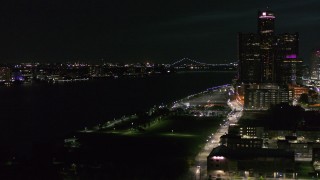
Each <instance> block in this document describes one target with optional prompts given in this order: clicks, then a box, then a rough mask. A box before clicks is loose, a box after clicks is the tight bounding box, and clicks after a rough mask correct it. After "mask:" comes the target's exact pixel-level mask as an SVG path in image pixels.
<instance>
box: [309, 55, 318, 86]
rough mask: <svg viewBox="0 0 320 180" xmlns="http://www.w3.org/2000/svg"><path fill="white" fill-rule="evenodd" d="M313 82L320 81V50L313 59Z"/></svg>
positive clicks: (311, 73)
mask: <svg viewBox="0 0 320 180" xmlns="http://www.w3.org/2000/svg"><path fill="white" fill-rule="evenodd" d="M310 69H311V72H310V75H311V80H313V81H320V50H317V51H315V52H314V53H313V54H312V57H311V68H310Z"/></svg>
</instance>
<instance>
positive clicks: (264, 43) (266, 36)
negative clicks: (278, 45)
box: [258, 11, 275, 82]
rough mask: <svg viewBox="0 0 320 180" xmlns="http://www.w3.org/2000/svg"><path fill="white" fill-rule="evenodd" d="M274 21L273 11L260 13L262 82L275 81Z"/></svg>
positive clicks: (259, 31)
mask: <svg viewBox="0 0 320 180" xmlns="http://www.w3.org/2000/svg"><path fill="white" fill-rule="evenodd" d="M274 21H275V16H274V14H273V12H271V11H259V12H258V34H259V36H260V58H261V73H262V74H261V82H273V81H274V78H275V77H274V76H275V75H274V68H275V67H274Z"/></svg>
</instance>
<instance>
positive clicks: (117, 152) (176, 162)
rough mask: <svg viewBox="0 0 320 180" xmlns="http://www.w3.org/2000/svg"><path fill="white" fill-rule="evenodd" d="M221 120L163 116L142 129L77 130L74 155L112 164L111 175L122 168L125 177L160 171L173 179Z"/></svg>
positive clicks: (142, 175) (178, 174)
mask: <svg viewBox="0 0 320 180" xmlns="http://www.w3.org/2000/svg"><path fill="white" fill-rule="evenodd" d="M222 120H223V118H216V117H215V118H213V117H210V118H209V117H201V118H199V117H193V116H166V117H163V118H162V119H161V120H160V121H155V122H154V123H153V124H151V125H150V126H149V127H148V128H145V130H144V131H143V132H141V131H139V132H138V131H134V130H128V129H125V130H109V131H101V132H99V133H90V134H79V136H80V141H81V143H82V144H83V148H81V149H82V150H81V152H79V153H80V154H79V155H78V156H77V157H81V158H82V159H85V161H89V160H93V159H94V160H95V161H97V159H98V160H99V163H103V164H104V163H106V162H107V164H108V165H110V164H111V165H110V167H109V168H108V170H110V172H109V173H110V174H109V175H112V177H114V178H116V177H117V175H118V173H119V172H118V171H119V170H120V169H121V171H122V172H123V173H125V174H130V175H131V176H130V177H128V178H131V177H136V178H137V179H150V178H151V177H153V176H154V175H155V174H156V175H157V176H159V174H160V177H161V178H162V179H172V178H174V179H176V178H177V177H179V176H180V175H182V174H183V173H184V172H186V171H187V170H188V168H189V166H191V165H193V163H194V158H195V156H196V155H197V153H198V152H199V150H200V149H201V147H202V146H203V145H204V144H205V142H206V139H207V136H209V135H210V134H211V133H213V132H215V130H216V128H217V127H218V125H219V124H220V123H221V121H222ZM172 130H173V131H172ZM141 167H143V168H141ZM108 170H104V171H106V172H107V171H108ZM123 173H122V174H121V173H120V175H119V177H122V176H123ZM161 178H160V179H161ZM156 179H158V178H156Z"/></svg>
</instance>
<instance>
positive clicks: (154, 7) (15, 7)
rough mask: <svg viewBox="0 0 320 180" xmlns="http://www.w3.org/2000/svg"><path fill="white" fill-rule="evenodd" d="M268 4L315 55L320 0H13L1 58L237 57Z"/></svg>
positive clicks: (5, 16) (319, 41) (319, 43)
mask: <svg viewBox="0 0 320 180" xmlns="http://www.w3.org/2000/svg"><path fill="white" fill-rule="evenodd" d="M267 6H269V9H270V10H273V11H274V12H275V15H276V17H277V19H276V32H277V33H283V32H292V33H294V32H299V33H300V55H301V57H302V58H303V59H304V60H305V61H309V59H310V53H311V51H312V50H313V49H316V48H320V10H319V7H320V1H319V0H273V1H271V0H269V1H266V0H219V1H218V0H194V1H190V0H137V1H134V0H100V1H99V0H87V1H85V0H42V1H41V0H21V1H18V0H5V1H1V3H0V22H1V26H0V44H1V47H0V61H1V62H31V61H40V62H47V61H59V62H62V61H87V62H94V61H97V60H99V59H101V58H104V59H105V61H108V62H146V61H150V62H157V63H158V62H164V63H169V62H173V61H175V60H179V59H181V58H183V57H189V58H192V59H197V60H199V61H202V62H207V63H223V62H233V61H236V60H237V50H236V47H237V33H238V32H256V31H257V25H256V24H257V17H256V16H257V11H258V10H259V9H265V8H266V7H267Z"/></svg>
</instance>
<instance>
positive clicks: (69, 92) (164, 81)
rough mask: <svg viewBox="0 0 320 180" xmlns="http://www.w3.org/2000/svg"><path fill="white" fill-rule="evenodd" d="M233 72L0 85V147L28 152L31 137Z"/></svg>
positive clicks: (164, 99)
mask: <svg viewBox="0 0 320 180" xmlns="http://www.w3.org/2000/svg"><path fill="white" fill-rule="evenodd" d="M234 76H235V74H234V73H231V72H197V73H177V74H172V75H165V76H156V77H147V78H135V79H134V78H120V79H108V80H96V81H88V82H80V83H66V84H57V85H44V84H32V85H29V86H14V87H1V88H0V102H1V103H0V129H1V130H0V140H1V142H2V148H3V149H7V150H8V151H11V152H12V153H21V152H23V154H28V153H29V152H30V151H31V149H32V146H33V145H34V144H35V143H39V142H46V141H51V140H53V139H56V138H61V137H64V136H66V135H68V134H69V133H71V132H74V131H75V130H78V129H83V128H84V127H85V126H88V127H90V126H93V125H96V124H98V123H102V122H104V121H107V120H111V119H113V118H118V117H121V116H122V115H124V114H133V113H135V112H137V111H144V110H147V109H148V108H149V107H151V106H153V105H160V104H161V103H169V102H172V101H174V100H177V99H180V98H183V97H185V96H187V95H190V94H193V93H196V92H199V91H202V90H205V89H207V88H209V87H212V86H216V85H220V84H226V83H230V82H231V79H232V78H233V77H234Z"/></svg>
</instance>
